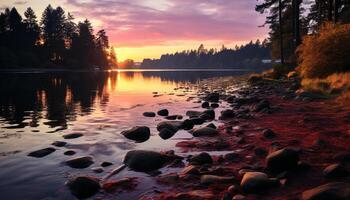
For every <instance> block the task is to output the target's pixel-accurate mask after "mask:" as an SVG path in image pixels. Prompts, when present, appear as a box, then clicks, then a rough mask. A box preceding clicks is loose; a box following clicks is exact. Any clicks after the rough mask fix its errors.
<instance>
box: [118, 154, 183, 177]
mask: <svg viewBox="0 0 350 200" xmlns="http://www.w3.org/2000/svg"><path fill="white" fill-rule="evenodd" d="M179 158H180V157H179V156H176V155H169V154H164V153H158V152H154V151H144V150H133V151H129V152H128V153H127V154H126V155H125V157H124V161H123V162H124V164H125V165H127V166H128V167H129V168H130V169H132V170H134V171H137V172H151V171H154V170H158V169H160V168H162V167H163V166H164V165H165V164H167V163H169V162H170V161H173V160H174V159H179Z"/></svg>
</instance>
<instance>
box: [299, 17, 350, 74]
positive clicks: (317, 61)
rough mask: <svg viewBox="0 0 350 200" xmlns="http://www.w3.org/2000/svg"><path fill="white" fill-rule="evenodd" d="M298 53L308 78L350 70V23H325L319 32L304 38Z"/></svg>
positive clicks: (301, 65)
mask: <svg viewBox="0 0 350 200" xmlns="http://www.w3.org/2000/svg"><path fill="white" fill-rule="evenodd" d="M297 54H298V59H299V63H300V65H299V68H300V72H301V74H302V76H304V77H306V78H324V77H327V76H329V75H331V74H334V73H339V72H346V71H350V24H344V25H335V24H331V23H326V24H324V25H323V27H322V28H321V29H320V31H319V33H317V34H314V35H310V36H306V37H305V38H304V39H303V43H302V45H300V47H299V48H298V50H297Z"/></svg>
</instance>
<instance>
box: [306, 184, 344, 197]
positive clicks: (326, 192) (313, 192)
mask: <svg viewBox="0 0 350 200" xmlns="http://www.w3.org/2000/svg"><path fill="white" fill-rule="evenodd" d="M349 199H350V184H349V183H342V182H332V183H328V184H324V185H321V186H318V187H316V188H313V189H310V190H307V191H304V192H303V193H302V196H301V200H349Z"/></svg>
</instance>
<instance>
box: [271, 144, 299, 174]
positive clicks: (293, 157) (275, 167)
mask: <svg viewBox="0 0 350 200" xmlns="http://www.w3.org/2000/svg"><path fill="white" fill-rule="evenodd" d="M298 161H299V152H298V151H296V150H294V149H290V148H285V149H281V150H278V151H275V152H273V153H270V154H269V155H268V156H267V158H266V163H267V166H266V167H267V169H268V170H269V171H271V172H277V173H278V172H283V171H288V170H291V169H295V168H296V167H297V166H298Z"/></svg>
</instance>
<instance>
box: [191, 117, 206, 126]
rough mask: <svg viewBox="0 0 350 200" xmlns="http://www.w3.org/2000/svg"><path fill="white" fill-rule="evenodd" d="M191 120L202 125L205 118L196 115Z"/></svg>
mask: <svg viewBox="0 0 350 200" xmlns="http://www.w3.org/2000/svg"><path fill="white" fill-rule="evenodd" d="M189 120H191V121H192V122H193V124H194V125H201V124H203V123H204V122H205V121H204V119H202V118H199V117H194V118H191V119H189Z"/></svg>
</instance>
